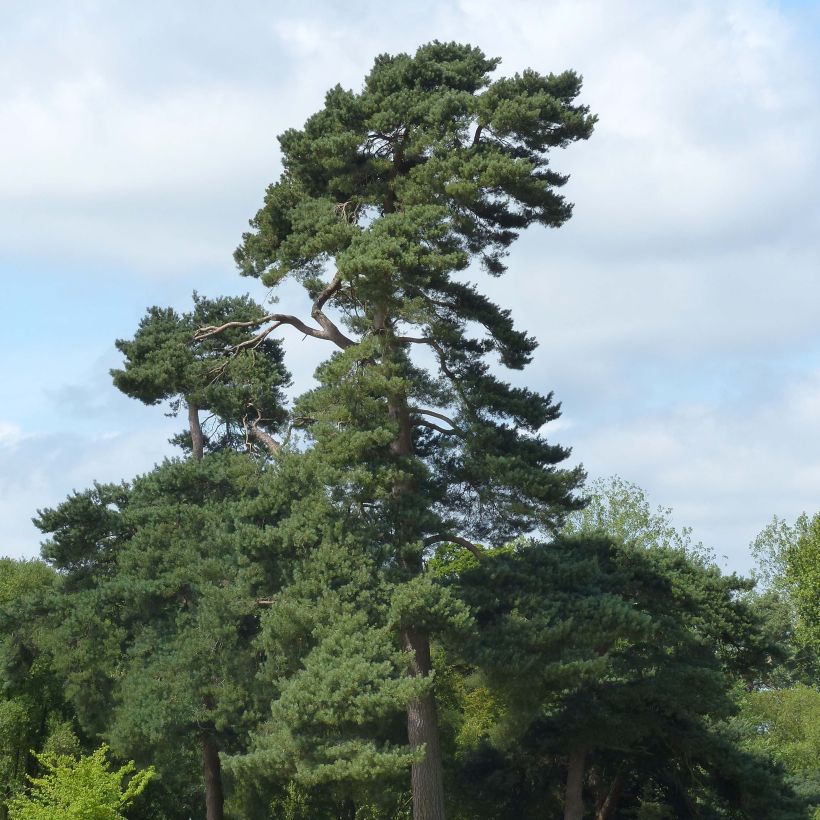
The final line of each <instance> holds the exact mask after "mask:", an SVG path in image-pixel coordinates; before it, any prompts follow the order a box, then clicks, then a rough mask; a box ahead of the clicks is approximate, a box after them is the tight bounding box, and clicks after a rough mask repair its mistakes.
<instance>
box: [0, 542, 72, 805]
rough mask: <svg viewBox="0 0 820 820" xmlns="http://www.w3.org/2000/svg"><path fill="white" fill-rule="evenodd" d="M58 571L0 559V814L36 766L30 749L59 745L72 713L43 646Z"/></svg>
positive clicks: (28, 563)
mask: <svg viewBox="0 0 820 820" xmlns="http://www.w3.org/2000/svg"><path fill="white" fill-rule="evenodd" d="M58 582H59V579H58V577H57V574H56V573H55V572H54V571H53V570H52V569H51V568H49V567H48V566H47V565H46V564H44V563H43V562H42V561H15V560H12V559H10V558H4V559H0V789H2V792H0V794H1V795H2V797H1V798H0V816H2V817H5V816H6V805H7V801H8V800H9V799H10V798H11V797H12V796H13V795H14V794H16V793H17V792H19V791H20V790H21V789H22V788H23V787H24V786H25V784H26V776H27V775H33V774H35V773H36V770H37V762H36V759H35V758H34V756H33V755H32V752H31V750H32V749H42V748H43V747H44V746H46V745H47V744H49V738H50V737H51V736H54V737H53V742H52V744H51V745H55V744H56V745H57V746H59V743H58V742H57V741H58V739H59V737H60V735H61V734H64V733H65V730H66V728H67V725H68V724H69V723H70V720H71V717H72V713H71V709H70V708H69V707H68V706H67V704H66V702H65V699H64V697H63V691H62V689H63V686H62V685H63V681H62V679H61V677H60V676H59V674H58V673H57V672H56V671H55V668H54V665H53V663H52V658H51V656H50V654H49V652H48V651H47V649H46V648H45V647H46V645H47V643H48V640H47V634H46V631H47V623H46V620H45V618H44V612H45V611H47V608H48V607H49V606H50V605H51V603H52V602H53V599H54V596H55V595H56V594H57V589H58Z"/></svg>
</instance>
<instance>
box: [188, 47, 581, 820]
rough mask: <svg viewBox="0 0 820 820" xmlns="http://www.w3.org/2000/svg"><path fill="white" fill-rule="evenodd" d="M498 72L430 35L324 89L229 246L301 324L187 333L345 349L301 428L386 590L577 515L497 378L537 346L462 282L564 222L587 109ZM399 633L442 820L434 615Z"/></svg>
mask: <svg viewBox="0 0 820 820" xmlns="http://www.w3.org/2000/svg"><path fill="white" fill-rule="evenodd" d="M498 64H499V61H498V60H497V59H490V58H487V57H486V56H485V55H484V54H483V53H482V52H481V51H480V50H479V49H477V48H472V47H470V46H465V45H458V44H455V43H448V44H445V43H439V42H433V43H430V44H428V45H425V46H422V47H421V48H419V49H418V51H417V52H416V53H415V54H414V55H412V56H411V55H407V54H398V55H381V56H380V57H378V58H377V59H376V62H375V64H374V66H373V69H372V71H371V72H370V74H369V75H368V76H367V78H366V80H365V83H364V87H363V89H362V90H361V91H360V92H358V93H357V92H353V91H347V90H344V89H342V88H341V87H339V86H337V87H335V88H333V89H331V91H329V92H328V94H327V97H326V100H325V105H324V108H323V109H322V110H321V111H319V112H318V113H317V114H315V115H314V116H312V117H310V118H309V119H308V121H307V122H306V124H305V126H304V128H303V129H301V130H289V131H286V132H285V133H284V134H283V135H282V136H281V137H280V146H281V150H282V156H283V165H284V171H283V173H282V176H281V177H280V179H279V180H278V181H277V182H275V183H273V184H272V185H271V186H270V187H269V188H268V190H267V193H266V196H265V202H264V205H263V207H262V208H261V210H260V211H259V213H258V214H257V215H256V217H255V218H254V219H253V220H252V222H251V226H252V231H251V232H249V233H247V234H246V235H245V236H244V238H243V243H242V245H241V246H240V248H239V249H238V250H237V252H236V260H237V263H238V265H239V267H240V269H241V272H242V273H244V274H246V275H250V276H256V277H259V278H260V279H261V280H262V282H263V283H264V284H265V285H267V286H271V287H272V286H275V285H276V284H278V283H279V282H281V281H282V280H284V279H285V278H287V277H290V278H295V279H296V280H297V281H299V282H300V283H301V284H302V285H303V286H304V287H305V289H306V291H307V293H308V295H309V296H310V298H311V299H312V301H313V307H312V310H311V317H310V319H302V318H300V317H297V316H294V315H292V314H287V313H271V314H268V315H267V316H266V317H264V318H258V319H253V320H248V321H245V322H237V321H228V322H222V323H216V322H215V323H212V324H210V325H208V326H205V327H203V328H202V329H201V330H200V331H199V333H198V334H197V339H199V340H200V341H205V340H208V339H211V338H212V337H214V336H216V335H218V334H220V333H225V332H231V331H233V330H236V329H246V328H254V329H257V330H258V336H257V339H259V340H262V339H265V338H267V337H268V334H270V333H271V332H272V331H273V330H275V329H276V328H278V327H280V326H283V325H287V326H292V327H294V328H296V329H297V330H298V331H300V332H301V333H304V334H305V335H307V336H310V337H313V338H316V339H321V340H324V341H326V342H329V343H330V344H331V345H333V346H334V347H335V348H336V353H335V354H334V355H332V356H331V357H330V358H329V359H328V360H327V361H326V362H325V363H324V364H323V365H322V366H321V367H320V368H319V370H318V372H317V379H318V381H319V387H318V388H317V389H316V390H314V391H312V392H311V393H309V394H307V395H306V396H303V397H302V399H301V400H300V401H299V402H298V403H297V407H296V416H297V419H298V420H299V421H300V423H302V424H303V425H304V426H305V427H306V429H307V437H308V441H309V444H310V446H311V448H312V453H311V455H310V456H309V457H310V458H313V459H315V460H317V461H318V462H320V463H321V464H322V465H323V471H319V472H318V473H316V475H317V478H318V479H319V480H320V481H321V482H322V484H323V486H324V488H325V490H324V491H326V492H329V493H331V495H332V496H333V497H334V498H335V499H336V500H337V501H338V504H339V506H340V507H341V506H344V508H345V510H346V512H347V514H348V516H355V517H358V518H360V519H361V522H359V523H357V524H355V525H351V526H352V527H353V528H354V529H355V528H356V527H358V529H359V532H358V535H359V536H362V537H366V538H367V539H368V540H367V541H364V542H360V547H359V548H360V549H365V550H366V551H367V552H368V553H369V555H370V556H371V558H373V560H376V561H377V562H381V564H380V566H381V569H382V570H387V569H389V570H390V572H391V573H392V576H391V582H392V583H393V584H398V585H401V584H408V585H411V586H412V585H413V584H414V583H417V580H418V579H420V578H421V577H422V576H423V573H424V561H425V555H426V554H427V553H428V552H429V550H430V548H431V547H433V546H434V545H435V544H438V543H441V542H446V541H453V542H457V543H459V544H461V545H462V546H464V547H465V548H467V549H469V550H472V551H474V552H478V551H479V548H478V547H477V546H476V542H477V541H483V542H485V543H488V544H500V543H503V542H505V541H507V540H509V539H510V538H512V537H515V536H518V535H519V534H521V533H522V532H528V531H533V530H553V529H555V528H556V527H558V526H560V524H561V521H562V518H563V516H564V514H565V513H566V512H567V511H569V510H572V509H574V508H576V507H577V506H578V501H577V499H576V498H575V496H574V495H573V491H574V489H575V488H576V487H577V486H578V484H579V482H580V480H581V478H582V473H581V471H580V469H577V468H576V469H566V468H562V467H560V466H558V465H560V464H561V462H562V461H564V460H565V459H566V457H567V455H568V451H567V450H566V449H565V448H563V447H560V446H557V445H555V444H553V443H551V442H548V441H547V440H546V439H545V438H544V437H543V436H542V434H541V431H542V428H543V426H544V425H545V424H546V423H547V422H549V421H551V420H553V419H555V418H556V417H557V416H558V414H559V406H558V405H557V404H556V403H555V402H553V400H552V396H551V395H548V396H542V395H539V394H537V393H535V392H533V391H531V390H528V389H525V388H517V387H512V386H510V385H509V384H508V383H506V382H505V381H503V380H501V379H500V378H498V377H497V376H496V375H495V372H494V368H493V366H492V362H493V361H494V359H495V358H496V357H497V358H498V360H499V361H500V364H501V365H502V366H503V367H506V368H512V369H521V368H523V367H524V366H525V365H526V364H527V363H528V362H529V361H530V358H531V356H532V353H533V351H534V349H535V346H536V343H535V340H534V339H533V338H532V337H530V336H529V335H527V334H526V333H524V332H521V331H519V330H517V329H516V328H515V326H514V324H513V321H512V319H511V316H510V312H509V311H508V310H505V309H503V308H501V307H499V306H497V305H495V304H494V303H493V302H492V301H491V300H490V299H489V298H487V296H485V295H484V294H482V293H481V291H480V290H479V289H478V287H477V286H476V285H474V284H471V283H469V282H467V281H465V278H464V272H465V271H466V270H467V269H468V267H469V266H470V264H471V263H472V262H474V261H475V262H480V263H481V265H482V266H483V268H484V270H485V271H486V272H487V273H488V274H490V275H492V276H497V275H500V274H501V273H503V272H504V269H505V266H504V257H505V255H506V253H507V250H508V248H509V246H510V245H511V244H512V242H513V241H514V239H515V238H516V237H517V236H518V234H519V233H520V231H521V230H523V229H524V228H526V227H528V226H529V225H531V224H533V223H536V224H541V225H544V226H548V227H557V226H559V225H561V224H562V223H563V222H565V221H566V220H567V219H568V218H569V216H570V213H571V206H570V205H569V203H567V202H566V201H565V199H564V198H563V196H561V194H560V193H559V189H560V187H561V186H563V185H564V183H565V182H566V181H567V178H566V177H565V176H563V175H561V174H560V173H558V172H557V171H555V170H554V169H553V168H552V167H551V166H550V164H549V153H550V151H551V150H552V149H556V148H563V147H565V146H567V145H568V144H569V143H571V142H573V141H575V140H581V139H586V138H587V137H588V136H589V135H590V133H591V131H592V127H593V124H594V117H592V116H590V114H589V112H588V110H587V108H586V107H585V106H583V105H578V104H576V103H575V100H576V97H577V95H578V93H579V90H580V86H581V81H580V78H579V77H578V76H577V75H576V74H574V73H573V72H564V73H562V74H558V75H554V74H549V75H546V76H545V75H541V74H538V73H537V72H535V71H531V70H527V71H524V72H523V73H521V74H516V75H514V76H512V77H501V78H498V79H495V80H491V78H490V73H491V72H492V71H494V69H496V68H497V66H498ZM476 330H478V331H479V334H478V335H476V334H475V331H476ZM419 351H426V352H424V353H422V354H421V355H418V354H419ZM422 362H425V363H426V365H427V366H423V364H422ZM362 522H364V523H362ZM394 624H395V628H396V630H397V636H396V639H397V641H398V644H399V646H400V647H401V648H403V649H404V650H405V651H406V653H407V656H408V659H409V671H410V675H411V677H414V678H417V679H418V681H419V682H420V683H421V684H423V687H424V688H423V692H422V693H421V694H419V696H418V697H415V698H413V699H411V700H410V702H409V704H408V706H407V735H408V738H409V742H410V746H411V747H412V748H413V749H415V750H417V754H416V756H415V762H414V763H413V765H412V783H413V799H414V816H415V818H416V820H439V818H442V817H444V795H443V787H442V777H441V760H440V751H439V739H438V730H437V721H436V707H435V701H434V697H433V692H432V686H431V684H432V680H431V671H432V669H431V662H430V628H431V623H430V619H428V618H427V617H426V614H425V612H424V609H423V607H416V608H415V612H411V611H410V610H409V609H408V610H407V611H406V612H405V613H404V615H403V616H401V617H397V618H396V619H395V621H394ZM422 749H423V750H424V751H423V753H420V751H421V750H422Z"/></svg>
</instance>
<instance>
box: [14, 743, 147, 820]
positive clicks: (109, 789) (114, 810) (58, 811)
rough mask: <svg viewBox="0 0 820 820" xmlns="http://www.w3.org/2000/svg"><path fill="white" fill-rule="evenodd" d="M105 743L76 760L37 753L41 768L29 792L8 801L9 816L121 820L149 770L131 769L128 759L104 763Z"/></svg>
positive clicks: (23, 819)
mask: <svg viewBox="0 0 820 820" xmlns="http://www.w3.org/2000/svg"><path fill="white" fill-rule="evenodd" d="M107 753H108V747H107V746H101V747H100V748H99V749H97V751H96V752H94V753H93V754H91V755H89V756H87V757H81V758H80V759H79V760H76V759H74V758H72V757H66V756H52V755H38V756H37V760H38V761H39V763H40V765H41V766H42V767H43V769H45V774H44V775H43V776H41V777H33V778H31V790H30V793H29V794H26V795H21V796H19V797H17V798H15V799H14V800H12V802H11V805H10V809H9V820H56V818H58V817H59V818H61V820H121V818H122V819H123V820H124V818H125V814H123V812H124V811H125V810H126V809H127V808H128V807H129V806H130V805H131V804H132V803H133V802H134V800H135V799H136V798H137V797H138V796H139V795H140V794H141V793H142V792H143V791H144V790H145V787H146V786H147V785H148V783H149V781H150V780H151V778H152V777H153V776H154V770H153V769H152V768H148V769H143V770H142V771H136V766H135V764H134V762H133V761H131V762H130V763H126V765H125V766H122V767H121V768H119V769H113V770H112V768H111V764H110V763H109V762H108V761H107V759H106V756H107Z"/></svg>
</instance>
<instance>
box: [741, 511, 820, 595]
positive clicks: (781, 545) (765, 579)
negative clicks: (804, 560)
mask: <svg viewBox="0 0 820 820" xmlns="http://www.w3.org/2000/svg"><path fill="white" fill-rule="evenodd" d="M808 530H809V517H808V516H807V515H806V514H805V513H802V514H801V515H799V516H798V517H797V519H796V520H795V521H794V523H793V524H790V523H789V522H788V521H786V520H784V519H783V518H778V517H777V516H774V517H773V518H772V520H771V522H770V523H769V524H767V525H766V526H765V527H764V528H763V530H762V531H761V532H760V533H759V534H758V535H757V537H756V538H755V539H754V541H752V544H751V550H752V555H753V556H754V557H755V558H756V559H757V568H756V571H755V577H756V578H758V579H759V581H760V582H761V585H762V586H765V587H766V588H767V589H774V590H775V591H777V592H783V591H786V578H785V576H786V556H787V554H788V552H789V550H790V549H791V548H792V547H793V546H794V545H796V544H797V542H798V540H799V539H800V538H801V537H802V536H804V535H806V534H807V533H808Z"/></svg>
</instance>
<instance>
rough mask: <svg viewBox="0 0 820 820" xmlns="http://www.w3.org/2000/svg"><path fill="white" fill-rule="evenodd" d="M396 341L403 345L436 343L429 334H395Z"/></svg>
mask: <svg viewBox="0 0 820 820" xmlns="http://www.w3.org/2000/svg"><path fill="white" fill-rule="evenodd" d="M396 341H397V342H398V343H399V344H403V345H434V344H435V343H436V340H435V339H433V338H432V337H431V336H396Z"/></svg>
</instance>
